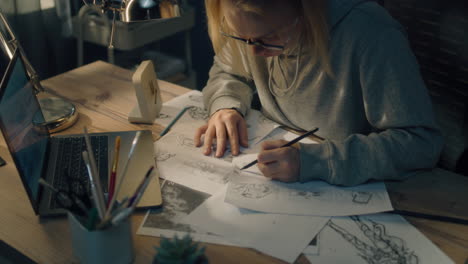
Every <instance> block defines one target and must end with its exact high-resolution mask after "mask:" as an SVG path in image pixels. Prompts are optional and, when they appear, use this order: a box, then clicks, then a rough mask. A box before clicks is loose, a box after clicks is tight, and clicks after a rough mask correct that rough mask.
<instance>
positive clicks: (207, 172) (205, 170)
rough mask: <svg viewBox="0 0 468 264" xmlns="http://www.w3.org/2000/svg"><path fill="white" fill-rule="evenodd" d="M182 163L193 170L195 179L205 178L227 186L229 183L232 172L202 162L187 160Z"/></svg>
mask: <svg viewBox="0 0 468 264" xmlns="http://www.w3.org/2000/svg"><path fill="white" fill-rule="evenodd" d="M182 163H183V164H184V165H185V166H187V167H190V168H191V169H192V175H193V176H194V177H203V178H206V179H208V180H210V181H212V182H215V183H220V184H226V183H228V182H229V177H230V175H231V172H230V171H229V170H226V169H224V168H221V167H219V166H216V165H215V164H212V163H209V162H206V161H200V160H185V161H182Z"/></svg>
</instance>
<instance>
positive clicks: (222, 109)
mask: <svg viewBox="0 0 468 264" xmlns="http://www.w3.org/2000/svg"><path fill="white" fill-rule="evenodd" d="M205 4H206V9H207V16H208V25H209V33H210V38H211V40H212V43H213V46H214V49H215V52H216V56H215V59H214V65H213V67H212V69H211V71H210V78H209V80H208V83H207V85H206V87H205V88H204V90H203V94H204V100H205V106H206V107H207V108H208V110H209V112H210V114H211V116H210V119H209V121H208V123H207V124H206V125H205V126H203V127H201V128H199V129H198V130H197V132H196V133H195V144H196V145H197V146H201V145H202V144H203V153H204V154H205V155H209V154H210V153H211V152H212V144H213V143H214V140H215V139H216V143H217V148H216V156H217V157H221V156H222V155H223V154H224V151H225V148H226V145H227V144H230V146H231V150H232V153H233V154H234V155H237V154H238V153H239V145H240V146H244V147H246V146H247V132H246V131H247V129H246V124H245V121H244V119H243V116H245V115H246V114H247V111H248V108H249V106H250V103H251V99H252V94H253V90H254V89H256V91H257V93H258V96H259V98H260V102H261V105H262V111H263V113H264V114H265V115H266V116H267V117H269V118H271V119H273V120H274V121H276V122H278V123H281V124H283V125H286V126H288V127H291V128H294V129H297V130H310V129H312V128H314V127H319V128H320V131H319V132H320V133H319V135H321V136H322V137H324V138H326V140H325V141H324V142H323V143H321V144H297V145H295V146H292V147H287V148H281V147H280V146H281V145H283V144H284V143H285V142H284V141H280V140H279V141H267V142H264V143H263V145H262V149H263V150H262V151H261V152H260V154H259V155H258V161H259V163H258V167H259V169H260V170H261V172H262V173H263V174H264V175H265V176H266V177H270V178H273V179H276V180H280V181H284V182H294V181H301V182H306V181H310V180H315V179H322V180H325V181H327V182H329V183H332V184H339V185H356V184H360V183H363V182H366V181H368V180H370V179H380V180H381V179H402V178H405V177H407V176H409V175H411V174H413V173H415V172H416V171H418V170H420V169H426V168H431V167H432V166H434V164H435V163H436V161H437V160H438V156H439V154H440V151H441V147H442V138H441V135H440V133H439V131H438V130H437V128H436V124H435V122H434V119H433V114H432V106H431V102H430V99H429V97H428V93H427V90H426V88H425V86H424V83H423V81H422V79H421V76H420V73H419V69H418V65H417V62H416V60H415V58H414V56H413V54H412V53H411V50H410V48H409V45H408V42H407V40H406V38H405V35H404V32H403V29H402V27H401V26H400V25H399V24H398V23H397V22H396V21H395V20H393V19H392V18H391V17H390V15H389V14H388V13H387V12H386V11H385V9H383V8H382V7H380V6H379V5H378V4H377V3H374V2H373V1H365V0H302V1H301V0H205ZM203 135H204V140H203V142H202V136H203Z"/></svg>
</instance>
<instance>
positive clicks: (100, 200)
mask: <svg viewBox="0 0 468 264" xmlns="http://www.w3.org/2000/svg"><path fill="white" fill-rule="evenodd" d="M83 133H84V139H85V143H86V144H85V145H86V149H87V150H88V155H87V156H88V158H89V159H88V162H89V165H90V166H91V172H92V174H90V177H91V179H90V180H92V181H94V186H95V187H94V188H95V189H96V199H97V200H96V201H95V203H96V207H97V210H98V213H99V218H100V219H102V217H104V214H103V213H104V212H105V208H106V203H105V202H104V200H105V199H104V193H103V191H102V185H101V179H100V177H99V172H98V169H97V166H96V159H95V158H94V152H93V146H92V145H91V140H90V139H89V134H88V128H87V127H86V126H85V127H83ZM88 172H89V171H88Z"/></svg>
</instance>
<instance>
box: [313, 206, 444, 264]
mask: <svg viewBox="0 0 468 264" xmlns="http://www.w3.org/2000/svg"><path fill="white" fill-rule="evenodd" d="M318 239H319V243H318V245H319V250H318V254H315V255H312V254H307V253H305V255H306V257H307V259H309V261H310V262H312V263H337V264H339V263H343V264H344V263H346V264H347V263H363V264H366V263H367V264H371V263H399V264H432V263H433V264H440V263H444V264H445V263H453V261H452V260H451V259H450V258H449V257H447V256H446V255H445V254H444V253H443V252H442V251H441V250H440V249H439V248H437V247H436V246H435V245H434V244H433V243H432V242H431V241H430V240H429V239H427V238H426V237H425V236H424V235H423V234H421V233H420V232H419V231H418V230H417V229H416V228H415V227H413V226H412V225H411V224H409V223H408V222H407V221H406V220H405V219H404V218H403V217H401V216H399V215H395V214H375V215H365V216H352V217H333V218H332V219H331V220H330V221H329V222H328V223H327V225H326V226H325V228H324V229H323V230H322V231H321V232H320V235H319V237H318Z"/></svg>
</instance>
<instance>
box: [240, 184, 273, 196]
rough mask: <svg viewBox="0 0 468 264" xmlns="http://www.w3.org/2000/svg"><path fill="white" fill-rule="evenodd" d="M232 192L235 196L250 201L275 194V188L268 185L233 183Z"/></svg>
mask: <svg viewBox="0 0 468 264" xmlns="http://www.w3.org/2000/svg"><path fill="white" fill-rule="evenodd" d="M231 184H232V190H233V192H234V193H235V194H237V195H239V196H242V197H245V198H250V199H261V198H264V197H266V196H268V195H270V194H271V193H273V191H274V188H273V187H272V186H270V185H267V184H262V183H231Z"/></svg>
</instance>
